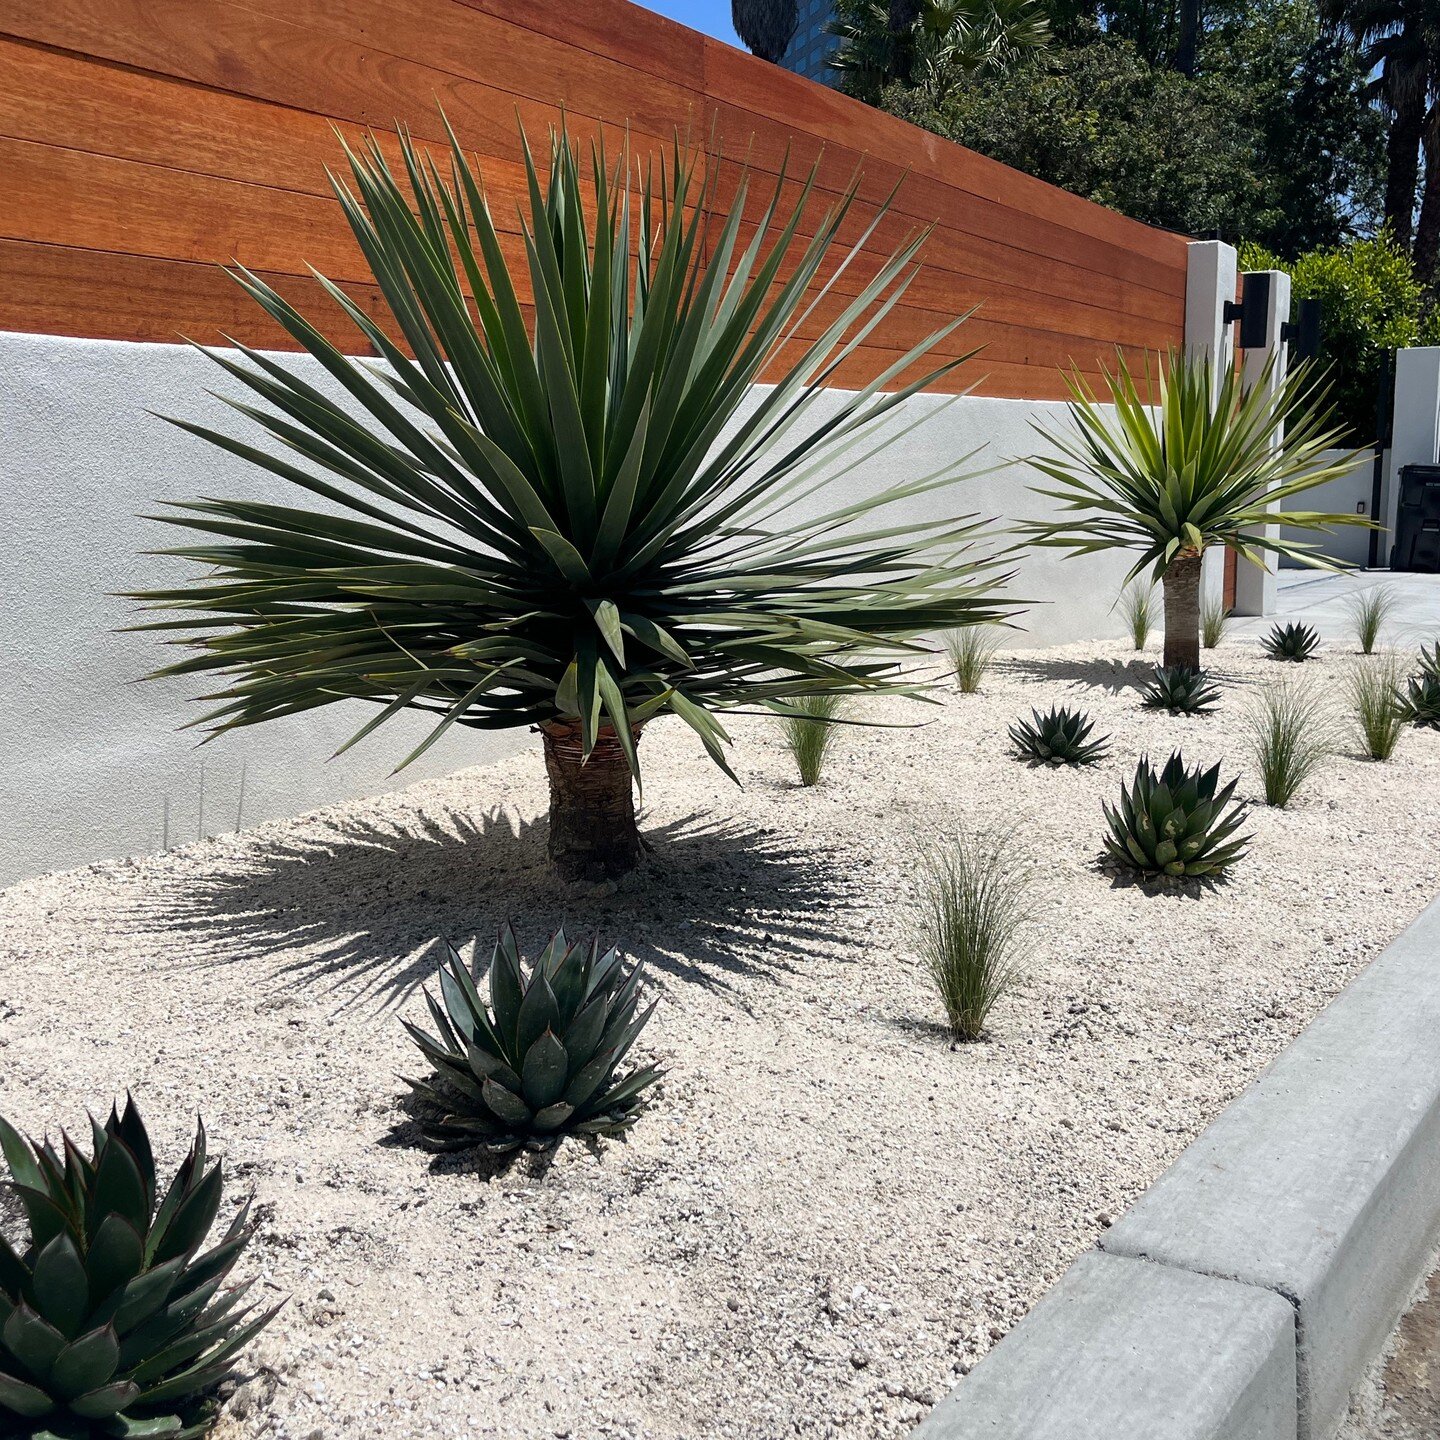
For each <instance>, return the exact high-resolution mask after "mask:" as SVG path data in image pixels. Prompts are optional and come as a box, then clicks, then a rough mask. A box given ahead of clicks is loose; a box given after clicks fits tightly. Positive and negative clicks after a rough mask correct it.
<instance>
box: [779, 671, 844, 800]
mask: <svg viewBox="0 0 1440 1440" xmlns="http://www.w3.org/2000/svg"><path fill="white" fill-rule="evenodd" d="M847 699H848V697H847V696H844V695H836V694H833V693H827V692H825V691H819V692H817V693H815V694H813V695H797V696H796V697H795V699H794V700H791V701H790V702H789V708H790V710H791V711H792V712H793V713H791V714H787V715H784V716H782V717H781V720H780V733H781V734H782V735H783V736H784V737H785V746H786V748H787V749H788V750H789V751H790V755H791V758H792V759H793V760H794V761H795V769H796V771H797V772H798V773H799V776H800V783H801V784H802V785H818V784H819V783H820V776H821V773H822V771H823V770H824V768H825V757H826V756H827V755H828V754H829V753H830V746H831V744H832V743H833V741H834V739H835V735H836V732H837V731H838V730H839V728H840V727H839V725H838V724H837V723H836V721H837V720H838V719H839V717H840V716H841V715H842V714H844V712H845V708H846V704H847Z"/></svg>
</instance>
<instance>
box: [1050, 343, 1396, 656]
mask: <svg viewBox="0 0 1440 1440" xmlns="http://www.w3.org/2000/svg"><path fill="white" fill-rule="evenodd" d="M1105 378H1106V380H1107V382H1108V384H1109V388H1110V396H1111V404H1113V406H1114V411H1113V414H1112V413H1109V412H1108V411H1107V408H1106V407H1105V406H1103V405H1102V404H1101V403H1100V402H1099V401H1098V400H1096V398H1095V396H1094V394H1093V392H1092V391H1091V390H1090V388H1089V386H1088V385H1086V383H1085V382H1084V380H1083V379H1081V378H1080V377H1079V376H1078V375H1077V376H1075V377H1073V378H1072V379H1071V381H1070V389H1071V394H1072V395H1073V396H1074V398H1073V400H1072V401H1071V403H1070V416H1071V419H1072V421H1073V422H1074V427H1073V429H1071V430H1062V431H1053V430H1050V429H1047V428H1046V427H1044V426H1041V425H1037V426H1036V428H1037V429H1038V430H1039V431H1040V433H1041V434H1042V435H1044V436H1045V438H1046V439H1047V440H1048V441H1049V442H1050V444H1051V445H1052V446H1053V447H1054V449H1053V451H1052V452H1051V453H1049V454H1042V455H1035V456H1032V457H1031V458H1030V462H1029V463H1030V464H1032V465H1034V466H1035V468H1036V469H1037V470H1040V471H1041V472H1042V473H1044V474H1045V475H1047V476H1049V477H1050V479H1052V480H1053V481H1055V482H1056V488H1055V489H1046V488H1042V487H1039V486H1037V487H1035V491H1034V493H1035V494H1037V495H1044V496H1046V497H1047V498H1049V499H1051V500H1056V501H1058V502H1059V503H1060V507H1061V509H1062V511H1065V512H1068V513H1066V514H1065V515H1064V516H1062V518H1061V519H1059V520H1054V521H1038V520H1037V521H1033V522H1030V523H1028V524H1026V525H1024V526H1023V527H1022V529H1023V531H1024V533H1026V534H1028V535H1030V536H1031V537H1032V538H1033V539H1034V540H1035V541H1036V542H1037V543H1038V544H1041V545H1056V546H1059V547H1061V548H1062V549H1066V550H1068V551H1070V553H1071V554H1072V555H1085V554H1089V553H1091V552H1093V551H1096V550H1133V551H1134V552H1135V555H1136V559H1135V564H1134V565H1133V566H1132V567H1131V568H1130V572H1129V574H1128V575H1127V576H1126V583H1127V584H1128V583H1129V582H1130V581H1131V580H1133V579H1135V577H1136V576H1138V575H1139V574H1140V573H1141V572H1142V571H1145V570H1148V571H1149V572H1150V577H1151V579H1152V580H1159V581H1160V582H1161V583H1162V585H1163V586H1164V594H1165V665H1166V667H1167V668H1169V667H1173V666H1177V665H1186V666H1189V667H1190V669H1192V670H1198V669H1199V668H1200V566H1201V558H1202V556H1203V555H1204V552H1205V551H1206V550H1207V549H1209V548H1210V547H1211V546H1212V545H1228V546H1229V547H1230V548H1231V549H1232V550H1235V551H1236V552H1237V553H1238V554H1240V555H1242V556H1244V558H1245V559H1246V560H1249V561H1251V562H1253V563H1254V564H1256V565H1263V564H1264V563H1265V555H1264V552H1265V551H1270V552H1272V553H1274V554H1277V555H1283V556H1286V557H1288V558H1290V559H1292V560H1297V561H1299V562H1301V563H1302V564H1306V565H1314V566H1317V567H1319V568H1326V569H1333V568H1335V567H1334V566H1333V565H1332V564H1331V563H1330V562H1329V561H1328V560H1326V559H1325V558H1324V557H1323V556H1321V555H1318V554H1316V553H1315V550H1314V547H1313V546H1312V545H1309V544H1307V543H1305V542H1303V541H1295V540H1283V539H1281V538H1280V537H1279V536H1278V535H1274V536H1272V535H1267V534H1266V533H1265V531H1264V527H1265V526H1267V525H1276V524H1280V523H1283V524H1284V525H1286V526H1288V527H1289V528H1291V529H1295V530H1327V529H1329V528H1330V527H1331V526H1334V525H1368V524H1369V523H1370V522H1369V521H1368V520H1365V519H1363V518H1361V517H1360V516H1357V515H1329V514H1322V513H1320V512H1318V511H1313V510H1285V511H1284V512H1283V513H1282V511H1281V507H1282V504H1283V502H1284V501H1286V500H1288V499H1290V497H1291V496H1294V495H1299V494H1301V493H1302V492H1304V491H1306V490H1310V489H1313V488H1314V487H1315V486H1316V485H1323V484H1324V483H1325V482H1326V481H1327V480H1334V479H1336V478H1338V477H1339V476H1341V475H1344V474H1346V473H1347V472H1348V471H1349V470H1350V469H1351V468H1352V467H1353V465H1354V462H1355V457H1354V456H1353V455H1348V454H1347V455H1345V456H1343V457H1342V458H1340V459H1338V460H1327V459H1325V458H1324V452H1325V451H1326V450H1329V449H1332V448H1333V447H1334V446H1335V445H1336V443H1337V441H1338V440H1339V439H1340V436H1341V431H1340V430H1339V429H1338V428H1337V427H1336V426H1335V425H1334V423H1333V422H1332V419H1331V410H1330V407H1329V406H1328V404H1327V403H1326V397H1325V390H1326V387H1325V386H1324V384H1323V383H1322V382H1321V381H1320V380H1319V379H1317V378H1316V376H1315V375H1314V374H1313V373H1312V372H1311V371H1310V370H1309V369H1308V368H1307V367H1305V366H1297V367H1296V368H1295V369H1294V370H1292V371H1291V372H1290V373H1289V375H1287V376H1286V377H1285V378H1284V380H1282V381H1281V382H1280V384H1279V385H1278V386H1277V387H1276V388H1275V392H1274V394H1273V395H1272V394H1271V393H1270V386H1269V373H1268V371H1267V372H1266V374H1265V376H1263V377H1262V379H1261V381H1260V382H1259V383H1258V384H1256V385H1255V386H1253V387H1252V388H1251V389H1249V390H1247V389H1246V388H1245V386H1244V384H1243V382H1242V381H1241V378H1240V376H1239V374H1238V373H1237V372H1236V371H1235V370H1233V369H1231V368H1228V367H1227V368H1226V369H1225V370H1224V371H1223V372H1222V374H1221V376H1220V378H1219V380H1218V382H1217V381H1216V380H1215V379H1214V377H1213V375H1212V372H1211V367H1210V363H1209V361H1208V360H1207V359H1205V358H1204V357H1203V356H1198V357H1194V358H1188V357H1187V358H1182V357H1179V356H1175V355H1172V356H1171V357H1170V363H1169V366H1168V368H1167V369H1166V370H1164V371H1162V373H1161V374H1160V376H1159V379H1158V382H1157V383H1156V384H1155V386H1154V387H1152V386H1150V385H1149V384H1148V383H1147V386H1146V390H1147V394H1146V395H1145V396H1143V397H1142V396H1141V394H1140V391H1139V388H1138V387H1137V385H1136V383H1135V380H1134V378H1133V377H1132V376H1131V374H1130V370H1129V368H1128V367H1127V366H1126V364H1125V361H1124V358H1123V357H1122V358H1121V359H1120V361H1119V364H1118V366H1117V368H1116V371H1115V373H1114V375H1110V374H1107V375H1106V377H1105ZM1149 378H1150V377H1149V375H1148V374H1147V376H1146V379H1147V382H1148V381H1149ZM1152 388H1153V391H1154V392H1155V393H1154V394H1153V395H1152V394H1151V393H1148V392H1150V391H1151V390H1152Z"/></svg>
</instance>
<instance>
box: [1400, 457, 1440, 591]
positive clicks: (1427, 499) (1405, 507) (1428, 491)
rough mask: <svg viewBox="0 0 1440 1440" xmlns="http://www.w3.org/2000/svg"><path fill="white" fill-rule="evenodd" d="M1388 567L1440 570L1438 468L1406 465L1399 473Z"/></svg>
mask: <svg viewBox="0 0 1440 1440" xmlns="http://www.w3.org/2000/svg"><path fill="white" fill-rule="evenodd" d="M1390 568H1391V569H1392V570H1422V571H1425V572H1426V573H1428V574H1434V573H1435V572H1436V571H1440V465H1405V466H1403V467H1402V468H1401V470H1400V505H1399V508H1398V510H1397V512H1396V515H1395V544H1394V547H1393V548H1392V549H1391V551H1390Z"/></svg>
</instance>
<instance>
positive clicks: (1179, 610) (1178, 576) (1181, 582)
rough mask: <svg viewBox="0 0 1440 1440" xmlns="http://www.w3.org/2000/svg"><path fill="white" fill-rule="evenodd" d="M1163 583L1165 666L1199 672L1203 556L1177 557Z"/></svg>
mask: <svg viewBox="0 0 1440 1440" xmlns="http://www.w3.org/2000/svg"><path fill="white" fill-rule="evenodd" d="M1161 583H1162V584H1163V585H1164V587H1165V665H1166V668H1167V669H1168V668H1169V667H1170V666H1172V665H1188V666H1189V667H1190V668H1191V669H1192V670H1198V669H1199V668H1200V556H1199V555H1198V554H1197V555H1178V556H1176V558H1175V559H1174V560H1172V561H1171V562H1170V568H1169V569H1168V570H1167V571H1166V572H1165V574H1164V576H1163V578H1162V580H1161Z"/></svg>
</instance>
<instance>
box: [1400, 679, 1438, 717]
mask: <svg viewBox="0 0 1440 1440" xmlns="http://www.w3.org/2000/svg"><path fill="white" fill-rule="evenodd" d="M1401 706H1402V708H1403V709H1404V712H1405V718H1406V719H1407V720H1408V721H1409V722H1410V723H1411V724H1412V725H1419V726H1421V727H1422V728H1426V729H1430V730H1440V675H1435V674H1431V673H1430V672H1429V671H1428V670H1422V671H1421V672H1420V673H1419V674H1418V675H1412V676H1411V677H1410V683H1409V684H1408V685H1407V686H1406V687H1405V694H1404V695H1403V696H1402V697H1401Z"/></svg>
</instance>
